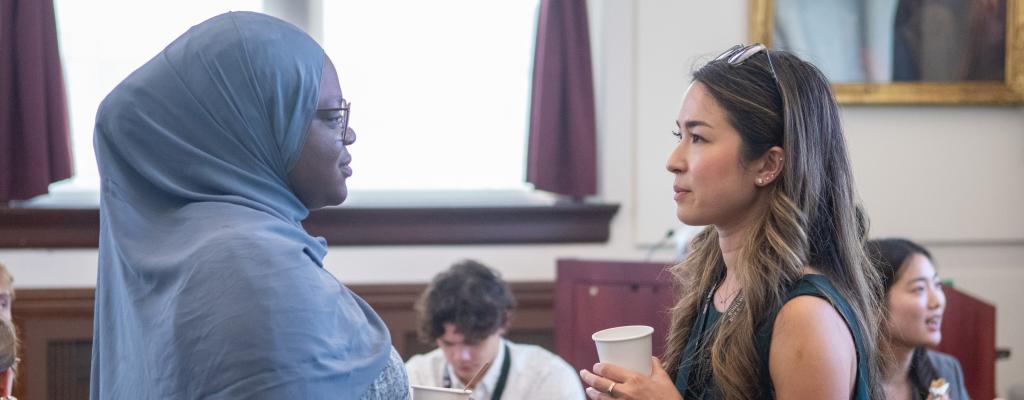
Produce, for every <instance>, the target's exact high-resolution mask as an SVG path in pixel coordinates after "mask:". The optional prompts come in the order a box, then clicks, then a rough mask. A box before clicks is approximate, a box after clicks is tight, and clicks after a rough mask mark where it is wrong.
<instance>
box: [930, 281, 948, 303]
mask: <svg viewBox="0 0 1024 400" xmlns="http://www.w3.org/2000/svg"><path fill="white" fill-rule="evenodd" d="M945 306H946V294H945V293H943V292H942V285H939V286H937V287H935V288H934V289H932V290H930V291H928V308H932V309H935V308H943V307H945Z"/></svg>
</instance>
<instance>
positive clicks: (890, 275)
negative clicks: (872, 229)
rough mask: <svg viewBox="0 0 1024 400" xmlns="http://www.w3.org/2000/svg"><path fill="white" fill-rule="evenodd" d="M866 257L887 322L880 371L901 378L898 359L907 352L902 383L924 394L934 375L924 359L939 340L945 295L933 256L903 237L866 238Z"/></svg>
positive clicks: (926, 359) (933, 370)
mask: <svg viewBox="0 0 1024 400" xmlns="http://www.w3.org/2000/svg"><path fill="white" fill-rule="evenodd" d="M865 249H866V251H867V254H868V257H870V258H871V261H872V263H873V264H874V266H875V268H876V269H877V271H878V273H879V275H880V276H881V277H882V283H883V288H884V296H882V298H883V299H884V301H885V312H886V314H887V317H888V318H886V319H885V321H886V323H885V324H883V325H882V335H881V336H882V340H881V345H880V346H879V348H880V349H881V350H882V351H883V353H885V357H883V358H882V360H883V366H882V370H883V373H884V374H885V375H886V376H892V375H893V374H902V372H900V369H899V366H900V365H902V364H901V363H900V362H899V361H901V359H900V358H899V357H900V355H904V356H903V357H906V355H908V354H909V357H910V362H909V365H910V367H909V370H908V371H907V379H908V380H909V381H910V384H911V385H912V386H914V387H915V388H916V390H917V391H918V393H927V392H928V387H929V386H930V385H931V381H932V379H934V378H935V377H936V376H938V375H937V373H936V370H935V368H934V366H932V364H931V361H930V360H929V358H928V351H927V347H928V346H935V345H938V344H939V342H940V341H941V340H942V332H941V329H942V314H943V312H944V311H945V308H946V296H945V294H943V292H942V284H941V283H940V281H939V275H938V273H937V272H936V271H935V266H934V265H932V255H931V253H929V252H928V250H927V249H925V248H924V247H923V246H921V245H919V244H917V243H914V242H912V241H910V240H907V239H899V238H893V239H878V240H869V241H868V242H867V244H866V246H865ZM903 360H905V358H903Z"/></svg>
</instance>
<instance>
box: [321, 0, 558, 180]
mask: <svg viewBox="0 0 1024 400" xmlns="http://www.w3.org/2000/svg"><path fill="white" fill-rule="evenodd" d="M537 6H538V4H537V1H506V2H480V1H477V0H445V1H421V0H389V1H363V0H346V1H325V2H324V3H323V13H322V15H323V44H324V48H325V50H326V51H327V54H328V55H329V56H331V57H332V60H333V61H334V62H335V65H336V66H337V68H338V72H339V76H340V78H341V86H342V90H343V91H344V94H345V97H346V98H348V99H349V100H350V101H352V102H353V104H354V105H355V107H354V110H353V113H352V118H353V119H352V126H353V128H354V129H356V132H357V134H358V135H359V139H358V141H357V142H356V145H355V146H353V148H352V153H353V157H354V160H355V161H354V162H355V166H356V173H355V175H354V176H353V177H352V180H351V187H352V188H353V190H354V191H358V190H360V189H373V190H378V189H420V190H422V189H427V190H439V189H440V190H479V189H523V188H525V187H526V184H525V183H524V176H525V154H526V136H527V135H526V134H527V129H528V126H529V124H528V122H529V121H528V119H529V103H530V97H529V94H530V86H531V80H530V77H531V72H532V69H533V42H534V32H535V30H536V21H535V20H536V13H537Z"/></svg>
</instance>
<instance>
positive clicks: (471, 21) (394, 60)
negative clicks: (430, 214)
mask: <svg viewBox="0 0 1024 400" xmlns="http://www.w3.org/2000/svg"><path fill="white" fill-rule="evenodd" d="M297 3H304V2H297ZM537 6H538V2H537V1H536V0H534V1H514V2H501V4H498V3H489V2H488V3H481V2H477V1H473V0H445V1H442V2H422V1H415V0H388V1H358V0H351V1H350V0H337V1H324V2H322V3H321V4H320V5H319V8H320V10H321V11H322V12H321V13H320V15H321V16H322V18H323V19H322V44H323V45H324V47H325V50H326V51H327V53H328V54H329V55H330V56H331V57H332V60H333V61H334V63H335V65H336V66H337V68H338V70H339V75H340V77H341V84H342V89H343V90H344V94H345V97H346V98H348V99H349V100H350V101H352V102H353V104H354V107H353V108H354V109H353V120H352V127H353V128H354V129H356V131H357V134H358V135H359V139H358V142H357V143H356V145H355V146H353V148H352V153H353V156H354V167H355V175H354V176H353V178H352V179H351V180H350V181H349V185H350V188H351V189H352V191H353V193H354V196H353V197H355V198H360V197H362V198H378V197H379V196H371V195H367V196H359V195H358V193H360V192H362V193H371V192H378V191H391V190H417V191H434V192H438V191H440V192H448V191H476V192H478V193H479V192H481V191H483V192H508V191H517V192H522V191H525V190H526V189H527V188H528V185H527V184H526V183H525V182H524V176H525V150H526V136H527V129H528V118H529V101H530V99H529V90H530V86H531V80H530V77H531V71H532V60H533V42H534V34H535V29H536V21H535V20H536V12H537ZM55 7H56V11H57V23H58V31H59V35H60V37H59V40H60V45H61V52H62V59H63V63H64V73H65V77H66V87H67V92H68V100H69V109H70V110H69V111H70V118H71V121H70V122H71V123H70V126H71V132H72V151H73V154H74V157H75V174H76V176H75V177H74V178H72V179H71V180H69V181H65V182H60V183H57V184H54V185H53V187H52V191H53V192H54V193H55V194H57V195H61V194H65V195H67V194H73V193H83V192H85V193H89V192H91V193H95V192H96V189H97V188H98V187H99V177H98V174H97V171H96V162H95V158H94V155H93V148H92V134H93V125H94V119H95V112H96V109H97V107H98V106H99V103H100V101H102V99H103V98H104V96H106V94H107V93H108V92H109V91H110V90H111V89H113V87H114V86H115V85H117V83H119V82H120V81H121V80H122V79H124V77H126V76H127V75H128V74H129V73H130V72H131V71H133V70H135V69H136V68H138V67H139V66H141V65H142V64H143V63H145V62H146V61H147V60H149V59H150V58H151V57H153V56H154V55H156V54H157V53H159V52H160V50H161V49H163V47H164V46H166V45H167V44H168V43H170V42H171V41H172V40H173V39H174V38H175V37H177V36H178V35H180V34H181V33H183V32H185V31H186V30H187V29H188V27H190V26H192V25H194V24H197V23H199V22H201V21H203V20H205V19H207V18H209V17H211V16H213V15H216V14H219V13H222V12H224V11H228V10H253V11H260V10H261V9H263V8H264V4H263V2H261V1H260V0H232V1H202V0H188V1H178V2H170V3H168V2H155V3H154V2H137V1H131V0H103V1H89V2H82V1H78V0H56V2H55ZM314 36H317V35H314Z"/></svg>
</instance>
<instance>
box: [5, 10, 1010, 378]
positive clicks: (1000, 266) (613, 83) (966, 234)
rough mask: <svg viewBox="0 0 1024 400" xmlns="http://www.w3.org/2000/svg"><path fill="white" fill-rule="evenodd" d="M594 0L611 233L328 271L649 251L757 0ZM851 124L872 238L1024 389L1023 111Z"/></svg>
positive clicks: (66, 256) (54, 283) (13, 255)
mask: <svg viewBox="0 0 1024 400" xmlns="http://www.w3.org/2000/svg"><path fill="white" fill-rule="evenodd" d="M590 4H591V19H592V22H591V28H592V36H593V38H594V44H593V51H594V61H595V65H594V68H595V75H594V76H595V80H596V82H595V87H596V90H597V103H598V104H597V105H598V109H597V115H598V130H599V132H598V135H599V155H598V159H599V169H600V170H599V177H600V188H601V189H600V190H601V197H602V198H603V199H605V200H607V201H610V202H617V203H620V204H621V205H622V208H621V209H620V211H619V214H618V215H617V216H616V217H615V219H614V220H613V224H612V232H611V239H610V241H609V242H608V243H607V244H595V245H514V246H402V247H332V248H331V249H330V254H329V255H328V257H327V260H326V265H327V268H328V269H329V270H331V271H332V272H333V273H335V274H336V275H337V276H338V277H339V278H340V279H341V280H342V281H344V282H346V283H350V284H362V283H396V282H425V281H427V280H428V279H429V278H430V277H431V276H433V274H435V273H436V272H438V271H440V270H442V269H444V268H446V267H447V266H448V265H449V264H450V263H451V262H453V261H455V260H457V259H460V258H467V257H470V258H476V259H479V260H480V261H482V262H484V263H487V264H490V265H492V266H494V267H495V268H498V269H499V270H501V271H502V272H503V273H504V275H505V276H506V277H507V278H508V279H509V280H513V281H527V280H551V279H553V278H554V274H555V271H554V268H555V260H556V259H557V258H560V257H583V258H607V259H633V260H636V259H641V258H643V257H644V255H645V254H646V248H645V247H644V246H648V245H650V244H651V243H654V242H655V241H657V240H658V239H659V238H660V236H661V235H663V234H664V232H665V230H666V229H668V228H671V227H676V226H678V221H676V220H675V217H674V215H675V212H674V204H673V202H672V200H671V190H670V186H671V176H670V175H669V174H668V173H667V172H666V171H665V169H664V162H665V158H666V157H667V155H668V152H669V151H670V149H671V146H672V145H673V139H672V138H671V136H670V135H669V132H670V131H671V130H672V128H673V119H674V118H675V114H676V111H677V107H678V106H679V101H680V98H681V95H682V93H683V90H684V89H685V87H686V85H687V83H688V80H689V78H688V73H689V72H690V71H691V70H692V69H693V66H694V65H695V64H696V63H697V62H698V61H701V60H707V59H708V58H710V57H711V56H714V55H716V54H717V53H718V52H719V51H721V50H722V49H724V48H726V47H728V46H730V45H732V44H736V43H740V42H744V41H745V39H746V4H747V2H746V1H745V0H724V1H719V2H684V1H677V0H643V1H629V0H591V1H590ZM843 118H844V122H845V124H846V125H845V126H846V129H847V136H848V141H849V146H850V152H851V156H852V158H853V163H854V169H855V173H856V177H857V181H858V184H859V190H860V194H861V196H862V198H863V200H864V203H865V205H866V207H867V209H868V212H869V213H870V215H871V218H872V224H873V225H872V229H873V230H872V232H873V234H874V235H875V236H897V235H898V236H907V237H910V238H914V239H918V240H921V241H922V242H924V243H925V244H926V245H927V246H928V247H929V248H930V249H932V251H933V252H934V255H935V258H936V262H937V264H938V266H939V268H940V272H941V273H942V274H943V275H945V276H946V277H949V278H952V279H953V280H954V281H955V283H956V286H957V287H958V288H960V289H963V290H966V291H969V292H971V293H973V294H975V295H976V296H978V297H981V298H983V299H985V300H987V301H989V302H991V303H993V304H995V305H996V307H997V309H998V326H997V345H998V346H1001V347H1009V348H1011V349H1013V351H1014V353H1015V355H1014V357H1013V359H1012V360H1010V361H1003V362H1000V363H999V364H998V367H997V390H999V392H1000V393H1002V394H1005V393H1006V388H1008V387H1009V386H1010V385H1012V384H1018V385H1024V334H1020V332H1024V312H1021V311H1019V308H1017V307H1019V306H1018V305H1019V304H1021V303H1022V302H1024V290H1021V289H1020V288H1022V287H1024V265H1022V264H1024V261H1022V260H1024V207H1021V205H1024V179H1022V172H1024V108H1020V107H1014V108H998V107H845V108H844V109H843ZM670 253H671V252H670V251H662V252H659V253H658V255H657V258H659V259H667V258H669V257H670V256H671V254H670ZM0 261H3V262H4V263H6V264H7V265H8V266H9V267H10V268H11V270H12V273H13V274H14V275H15V277H16V278H17V287H19V288H29V287H32V288H44V287H91V286H94V284H95V276H96V252H95V251H94V250H0ZM949 322H952V321H949Z"/></svg>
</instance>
